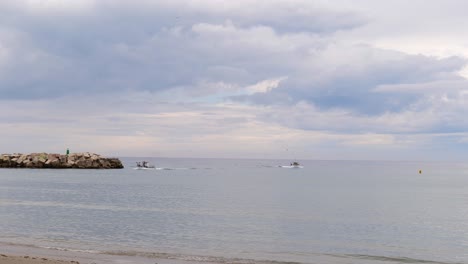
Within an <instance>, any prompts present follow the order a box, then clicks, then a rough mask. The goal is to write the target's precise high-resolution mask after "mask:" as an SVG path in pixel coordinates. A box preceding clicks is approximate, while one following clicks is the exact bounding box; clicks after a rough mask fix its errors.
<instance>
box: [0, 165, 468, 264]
mask: <svg viewBox="0 0 468 264" xmlns="http://www.w3.org/2000/svg"><path fill="white" fill-rule="evenodd" d="M121 160H122V161H123V163H124V166H125V168H124V169H120V170H83V169H81V170H80V169H0V253H2V246H3V247H4V248H6V247H8V248H11V247H15V246H18V247H23V248H24V247H26V248H30V249H31V250H33V249H36V250H37V249H47V250H51V251H54V250H55V251H62V252H74V253H77V252H85V253H86V254H88V255H91V256H92V255H95V256H96V259H99V256H101V255H106V256H112V258H111V259H112V261H113V262H112V263H162V262H164V261H169V260H170V261H172V262H171V263H235V264H243V263H245V264H251V263H264V264H269V263H271V264H281V263H289V264H290V263H304V264H305V263H468V250H467V249H468V164H467V163H461V162H459V163H454V162H422V161H412V162H408V161H317V160H299V162H300V163H301V164H302V165H303V168H283V167H280V166H282V165H289V163H290V162H291V161H289V160H260V159H259V160H253V159H176V158H121ZM142 160H146V161H148V162H149V163H150V164H152V165H154V166H155V167H156V168H155V169H154V170H135V169H134V167H135V164H136V162H137V161H142ZM420 170H421V171H420ZM119 259H120V261H119ZM96 263H98V262H96Z"/></svg>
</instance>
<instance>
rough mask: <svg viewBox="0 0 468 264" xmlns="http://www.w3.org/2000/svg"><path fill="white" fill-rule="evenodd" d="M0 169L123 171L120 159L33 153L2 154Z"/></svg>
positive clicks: (85, 155) (87, 153) (86, 154)
mask: <svg viewBox="0 0 468 264" xmlns="http://www.w3.org/2000/svg"><path fill="white" fill-rule="evenodd" d="M0 168H50V169H121V168H123V165H122V162H121V161H120V160H119V159H118V158H104V157H101V156H100V155H98V154H94V153H89V152H85V153H71V154H69V155H60V154H49V153H31V154H2V155H1V156H0Z"/></svg>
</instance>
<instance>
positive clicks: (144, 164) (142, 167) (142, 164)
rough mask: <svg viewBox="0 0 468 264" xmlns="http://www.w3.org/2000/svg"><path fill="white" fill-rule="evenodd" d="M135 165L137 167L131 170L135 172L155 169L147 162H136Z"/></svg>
mask: <svg viewBox="0 0 468 264" xmlns="http://www.w3.org/2000/svg"><path fill="white" fill-rule="evenodd" d="M136 164H137V166H136V167H135V168H133V169H135V170H154V169H156V168H155V167H154V166H151V165H149V164H148V162H147V161H141V162H137V163H136Z"/></svg>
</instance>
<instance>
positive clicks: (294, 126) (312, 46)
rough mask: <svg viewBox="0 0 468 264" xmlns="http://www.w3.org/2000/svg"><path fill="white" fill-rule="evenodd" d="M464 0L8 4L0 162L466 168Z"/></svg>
mask: <svg viewBox="0 0 468 264" xmlns="http://www.w3.org/2000/svg"><path fill="white" fill-rule="evenodd" d="M467 9H468V1H464V0H424V1H423V0H412V1H407V0H392V1H384V0H327V1H325V0H322V1H319V0H316V1H314V0H296V1H292V0H248V1H247V0H237V1H230V0H226V1H223V0H216V1H215V0H170V1H163V0H161V1H150V0H131V1H130V0H128V1H122V0H3V1H1V2H0V137H1V140H0V152H1V153H15V152H19V153H30V152H50V153H62V152H63V153H64V152H65V150H66V148H70V151H71V152H95V153H99V154H103V155H107V156H118V157H216V158H257V159H274V158H282V159H299V160H301V159H321V160H466V159H468V132H467V128H468V119H467V118H466V116H465V114H466V113H467V112H468V111H467V110H468V104H467V103H468V80H467V78H468V67H467V63H468V34H466V25H468V17H467V16H466V12H465V10H467Z"/></svg>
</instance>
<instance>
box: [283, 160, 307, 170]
mask: <svg viewBox="0 0 468 264" xmlns="http://www.w3.org/2000/svg"><path fill="white" fill-rule="evenodd" d="M278 167H280V168H285V169H302V168H304V166H302V165H301V164H299V162H297V161H294V162H291V163H290V164H289V166H288V165H283V166H278Z"/></svg>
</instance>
